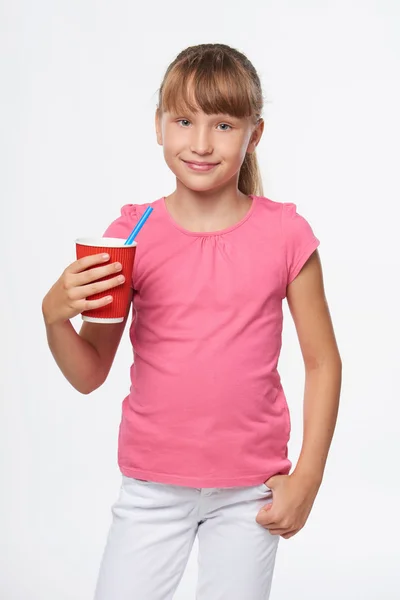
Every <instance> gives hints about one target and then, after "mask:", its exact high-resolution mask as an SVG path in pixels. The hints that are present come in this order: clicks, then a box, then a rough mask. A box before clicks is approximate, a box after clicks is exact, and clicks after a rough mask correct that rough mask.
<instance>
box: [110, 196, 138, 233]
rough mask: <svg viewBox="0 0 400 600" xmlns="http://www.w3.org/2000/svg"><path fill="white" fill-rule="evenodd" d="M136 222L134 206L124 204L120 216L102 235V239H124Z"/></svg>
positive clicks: (136, 216) (135, 208)
mask: <svg viewBox="0 0 400 600" xmlns="http://www.w3.org/2000/svg"><path fill="white" fill-rule="evenodd" d="M137 222H138V215H137V207H136V205H135V204H125V206H123V207H122V208H121V216H120V217H118V219H115V221H113V222H112V223H111V225H109V226H108V227H107V229H106V230H105V232H104V233H103V237H111V238H122V239H126V238H127V237H128V236H129V234H130V233H131V231H132V229H133V228H134V227H135V225H136V223H137Z"/></svg>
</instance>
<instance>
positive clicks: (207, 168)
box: [183, 160, 220, 171]
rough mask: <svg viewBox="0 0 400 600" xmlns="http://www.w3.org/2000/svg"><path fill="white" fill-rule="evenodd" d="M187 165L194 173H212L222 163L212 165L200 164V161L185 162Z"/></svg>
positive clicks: (207, 163)
mask: <svg viewBox="0 0 400 600" xmlns="http://www.w3.org/2000/svg"><path fill="white" fill-rule="evenodd" d="M183 162H184V163H185V165H187V166H188V167H189V169H192V170H193V171H210V170H211V169H213V168H214V167H216V166H218V165H219V164H220V163H210V162H199V161H189V160H183Z"/></svg>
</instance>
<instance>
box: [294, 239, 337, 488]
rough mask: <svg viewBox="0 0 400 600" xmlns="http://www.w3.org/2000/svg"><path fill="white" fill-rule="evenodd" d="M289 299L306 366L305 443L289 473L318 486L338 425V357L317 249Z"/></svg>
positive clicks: (302, 271)
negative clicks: (293, 468) (293, 467)
mask: <svg viewBox="0 0 400 600" xmlns="http://www.w3.org/2000/svg"><path fill="white" fill-rule="evenodd" d="M287 301H288V306H289V309H290V312H291V315H292V317H293V321H294V324H295V327H296V331H297V335H298V339H299V343H300V348H301V352H302V355H303V360H304V366H305V390H304V424H303V443H302V448H301V453H300V456H299V460H298V462H297V465H296V468H295V470H294V472H293V475H296V477H301V478H304V479H305V480H307V481H308V482H309V483H310V485H311V486H313V487H315V488H318V487H319V485H320V484H321V482H322V477H323V473H324V469H325V464H326V460H327V457H328V452H329V448H330V445H331V441H332V437H333V433H334V430H335V426H336V419H337V414H338V407H339V397H340V388H341V376H342V362H341V358H340V355H339V351H338V348H337V344H336V339H335V334H334V331H333V326H332V322H331V318H330V314H329V308H328V305H327V301H326V298H325V291H324V284H323V275H322V268H321V262H320V258H319V254H318V251H317V250H316V251H315V252H314V253H313V254H312V255H311V257H310V258H309V260H308V261H307V263H306V264H305V265H304V267H303V269H302V270H301V272H300V273H299V275H298V276H297V277H296V278H295V279H294V281H293V282H292V283H291V284H290V285H289V286H288V289H287Z"/></svg>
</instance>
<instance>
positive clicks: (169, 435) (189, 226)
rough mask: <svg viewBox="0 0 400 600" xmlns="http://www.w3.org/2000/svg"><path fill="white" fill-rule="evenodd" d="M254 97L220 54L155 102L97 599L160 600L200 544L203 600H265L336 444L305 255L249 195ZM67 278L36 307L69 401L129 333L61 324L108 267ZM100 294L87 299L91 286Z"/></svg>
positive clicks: (282, 213) (187, 59)
mask: <svg viewBox="0 0 400 600" xmlns="http://www.w3.org/2000/svg"><path fill="white" fill-rule="evenodd" d="M261 112H262V90H261V86H260V81H259V77H258V76H257V73H256V71H255V69H254V67H253V65H252V64H251V63H250V62H249V60H248V59H247V58H246V57H245V56H244V55H243V54H241V53H240V52H238V51H237V50H234V49H233V48H230V47H228V46H225V45H222V44H203V45H200V46H195V47H190V48H187V49H186V50H184V51H183V52H181V53H180V54H179V55H178V57H177V58H176V59H175V60H174V62H173V63H172V64H171V65H170V66H169V68H168V69H167V72H166V74H165V77H164V81H163V82H162V85H161V88H160V92H159V103H158V107H157V111H156V132H157V141H158V143H159V144H160V145H162V147H163V152H164V157H165V160H166V163H167V165H168V166H169V168H170V169H171V171H172V172H173V173H174V175H175V176H176V189H175V191H174V192H173V193H172V194H170V195H169V196H166V197H163V198H160V199H158V200H156V201H155V202H152V203H151V206H152V207H153V209H154V210H153V212H152V214H151V216H150V218H149V219H148V221H147V222H146V224H145V226H144V227H143V229H142V231H141V233H140V234H139V239H138V246H137V254H136V262H135V266H134V270H133V274H132V307H133V318H132V324H131V328H130V338H131V341H132V346H133V352H134V362H133V365H132V368H131V380H132V385H131V389H130V393H129V395H128V396H127V397H126V398H125V400H124V402H123V408H122V421H121V425H120V431H119V449H118V462H119V467H120V470H121V472H122V486H121V490H120V495H119V499H118V500H117V502H116V503H115V505H114V506H113V509H112V512H113V522H112V526H111V530H110V533H109V537H108V542H107V545H106V549H105V552H104V557H103V560H102V565H101V569H100V574H99V578H98V583H97V589H96V594H95V599H96V600H134V599H135V600H168V599H170V598H173V595H174V592H175V590H176V588H177V587H178V584H179V581H180V579H181V577H182V574H183V572H184V569H185V565H186V563H187V560H188V557H189V555H190V552H191V548H192V545H193V542H194V539H195V537H196V535H197V536H198V544H199V546H198V548H199V579H198V587H197V595H196V598H197V599H198V600H217V599H218V600H219V599H221V600H222V599H223V600H266V599H267V598H268V597H269V594H270V588H271V581H272V576H273V570H274V563H275V557H276V551H277V546H278V540H279V538H280V537H283V538H286V539H287V538H290V537H292V536H293V535H295V534H296V533H297V532H298V531H299V530H300V529H301V528H302V527H303V526H304V524H305V522H306V520H307V518H308V515H309V513H310V511H311V508H312V505H313V502H314V500H315V497H316V494H317V492H318V489H319V486H320V484H321V481H322V476H323V471H324V467H325V463H326V459H327V455H328V450H329V447H330V443H331V440H332V436H333V432H334V427H335V422H336V416H337V409H338V402H339V390H340V379H341V360H340V356H339V352H338V349H337V345H336V341H335V336H334V333H333V329H332V324H331V320H330V315H329V310H328V308H327V303H326V300H325V294H324V287H323V278H322V273H321V264H320V260H319V257H318V251H317V250H316V249H317V246H318V244H319V241H318V239H317V238H316V237H315V236H314V234H313V232H312V229H311V227H310V225H309V224H308V223H307V221H306V220H305V219H304V218H303V217H301V216H300V215H299V214H298V213H297V212H296V206H295V205H294V204H291V203H280V202H276V201H272V200H269V199H268V198H266V197H264V196H263V195H262V188H261V181H260V178H259V173H258V167H257V160H256V155H255V150H256V146H257V144H258V143H259V141H260V139H261V136H262V133H263V128H264V123H263V119H262V118H261ZM147 206H148V204H130V205H127V206H124V207H123V208H122V211H121V216H120V217H119V218H117V219H116V220H115V221H114V222H113V223H112V224H111V225H110V226H109V227H108V229H107V230H106V232H105V236H108V237H119V238H126V237H128V235H129V233H130V232H131V230H132V229H133V227H134V225H135V223H136V222H137V221H138V219H139V218H140V217H141V215H142V214H143V212H144V211H145V209H146V207H147ZM102 260H103V259H102V258H101V256H99V255H97V256H91V257H87V258H84V259H81V260H78V261H76V262H74V263H73V264H72V265H70V266H69V267H68V268H67V269H66V270H65V271H64V273H63V274H62V276H61V278H60V279H59V280H58V281H57V282H56V283H55V285H54V286H53V287H52V288H51V290H50V291H49V292H48V294H47V295H46V297H45V298H44V300H43V314H44V319H45V323H46V329H47V336H48V342H49V346H50V349H51V351H52V353H53V355H54V358H55V360H56V361H57V364H58V365H59V367H60V369H61V370H62V372H63V373H64V375H65V377H66V378H67V379H68V380H69V381H70V382H71V384H72V385H73V386H74V387H75V388H76V389H77V390H79V391H80V392H82V393H85V394H87V393H90V392H91V391H93V390H95V389H96V388H98V387H99V386H100V385H101V384H102V383H103V382H104V381H105V379H106V377H107V375H108V373H109V371H110V368H111V365H112V362H113V359H114V356H115V353H116V351H117V347H118V344H119V342H120V339H121V336H122V333H123V330H124V326H125V322H126V319H125V321H124V323H122V324H115V325H102V324H95V323H88V322H85V323H84V324H83V325H82V328H81V330H80V333H79V334H77V333H76V332H75V330H74V328H73V326H72V325H71V323H70V319H71V318H72V317H74V316H76V315H77V314H79V313H81V312H82V311H83V310H86V309H90V308H95V307H98V306H103V305H105V304H106V302H108V301H109V300H107V299H105V300H98V301H93V300H92V301H87V300H86V297H87V296H90V295H91V294H93V293H94V292H97V291H103V290H107V289H110V290H111V295H112V288H113V287H115V286H117V285H120V283H121V281H120V277H119V276H118V275H116V276H115V277H114V278H112V279H109V280H107V281H103V282H98V281H97V280H99V279H100V278H102V277H104V276H105V275H109V274H111V273H117V272H118V270H119V269H120V265H117V264H109V263H108V262H107V259H106V260H105V261H104V260H103V262H104V263H105V264H103V265H102V266H101V265H100V266H99V264H100V263H101V261H102ZM96 281H97V283H96ZM285 297H286V298H287V301H288V305H289V308H290V311H291V314H292V316H293V319H294V323H295V326H296V330H297V334H298V337H299V342H300V346H301V350H302V354H303V357H304V364H305V396H304V441H303V445H302V449H301V454H300V457H299V460H298V462H297V465H296V468H295V470H294V471H293V472H292V474H290V475H289V471H290V469H291V462H290V460H289V459H288V453H287V444H288V440H289V434H290V417H289V412H288V407H287V403H286V399H285V394H284V391H283V389H282V385H281V381H280V376H279V373H278V370H277V365H278V359H279V353H280V349H281V332H282V301H283V299H284V298H285Z"/></svg>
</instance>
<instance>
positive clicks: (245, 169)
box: [238, 152, 264, 196]
mask: <svg viewBox="0 0 400 600" xmlns="http://www.w3.org/2000/svg"><path fill="white" fill-rule="evenodd" d="M238 187H239V190H240V191H241V192H242V193H243V194H246V196H249V195H250V194H254V195H255V196H262V195H263V194H264V192H263V185H262V179H261V173H260V168H259V165H258V160H257V156H256V153H255V152H253V153H252V154H246V156H245V159H244V161H243V164H242V167H241V169H240V173H239V185H238Z"/></svg>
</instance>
